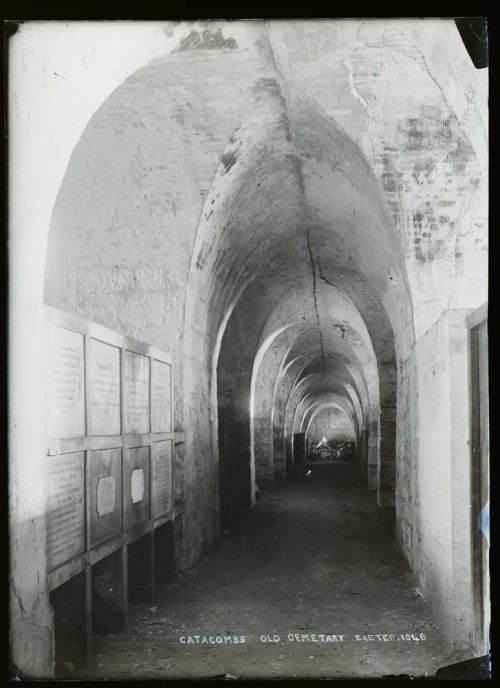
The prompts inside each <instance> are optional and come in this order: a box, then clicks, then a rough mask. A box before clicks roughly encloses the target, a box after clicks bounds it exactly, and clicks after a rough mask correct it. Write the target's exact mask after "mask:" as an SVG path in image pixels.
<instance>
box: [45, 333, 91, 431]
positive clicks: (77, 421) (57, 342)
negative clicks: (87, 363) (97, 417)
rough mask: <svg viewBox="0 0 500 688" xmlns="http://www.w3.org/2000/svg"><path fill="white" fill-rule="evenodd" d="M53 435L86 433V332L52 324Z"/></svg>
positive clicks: (50, 411)
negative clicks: (84, 336)
mask: <svg viewBox="0 0 500 688" xmlns="http://www.w3.org/2000/svg"><path fill="white" fill-rule="evenodd" d="M48 390H49V399H48V426H49V439H51V440H58V439H66V438H69V437H82V436H83V435H85V396H84V395H85V385H84V363H83V335H82V334H80V333H79V332H72V331H71V330H65V329H63V328H62V327H56V326H55V325H50V326H49V384H48Z"/></svg>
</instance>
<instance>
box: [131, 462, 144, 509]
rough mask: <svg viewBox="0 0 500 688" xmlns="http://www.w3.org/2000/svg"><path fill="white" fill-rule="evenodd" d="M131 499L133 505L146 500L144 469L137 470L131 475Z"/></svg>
mask: <svg viewBox="0 0 500 688" xmlns="http://www.w3.org/2000/svg"><path fill="white" fill-rule="evenodd" d="M130 498H131V500H132V504H137V502H142V500H143V499H144V471H143V469H142V468H135V469H134V470H133V471H132V473H131V474H130Z"/></svg>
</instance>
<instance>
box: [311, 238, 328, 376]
mask: <svg viewBox="0 0 500 688" xmlns="http://www.w3.org/2000/svg"><path fill="white" fill-rule="evenodd" d="M306 238H307V250H308V251H309V258H310V260H311V269H312V278H313V300H314V312H315V313H316V322H317V324H318V332H319V345H320V348H321V359H322V361H323V372H324V374H325V375H326V363H325V350H324V348H323V333H322V332H321V323H320V319H319V312H318V300H317V297H316V263H315V261H314V256H313V252H312V247H311V237H310V236H309V228H307V229H306Z"/></svg>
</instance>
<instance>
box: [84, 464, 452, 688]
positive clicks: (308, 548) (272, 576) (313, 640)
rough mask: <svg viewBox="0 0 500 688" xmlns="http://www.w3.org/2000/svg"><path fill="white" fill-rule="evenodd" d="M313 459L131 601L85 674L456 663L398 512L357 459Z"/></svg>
mask: <svg viewBox="0 0 500 688" xmlns="http://www.w3.org/2000/svg"><path fill="white" fill-rule="evenodd" d="M307 469H308V470H310V474H309V475H305V471H304V474H303V475H300V476H295V477H293V478H290V479H287V480H284V481H282V482H280V483H278V485H277V487H276V488H275V489H274V490H272V491H271V492H269V493H266V494H262V493H261V495H260V498H259V501H258V504H257V507H256V508H255V509H253V510H252V511H247V512H241V513H239V514H235V515H233V517H232V518H231V519H229V523H226V524H225V526H224V529H223V537H222V541H221V544H220V547H218V548H217V549H215V550H213V551H212V552H211V553H210V554H208V555H207V556H205V557H204V558H203V559H202V560H201V561H199V562H198V564H197V565H196V566H195V567H194V568H193V569H191V570H190V571H189V572H188V573H187V574H182V575H180V576H179V577H178V578H177V579H176V580H175V581H173V582H172V583H171V584H168V585H166V586H165V587H164V588H162V590H161V591H160V593H159V594H158V596H157V600H156V602H155V603H154V604H144V603H143V604H135V605H133V606H131V608H130V612H129V623H128V627H127V629H126V631H125V632H123V633H121V634H119V635H115V636H106V637H100V638H95V642H94V650H93V657H92V661H91V663H90V666H89V667H88V669H87V672H86V676H87V677H89V678H98V677H99V678H115V679H120V678H136V679H140V678H149V679H151V678H153V679H175V678H177V679H178V678H201V677H220V678H224V677H226V678H233V677H238V678H293V677H300V678H306V677H310V678H313V677H315V678H320V677H321V678H350V677H351V678H353V677H381V676H386V675H402V674H408V675H410V676H414V677H417V676H420V677H423V676H433V675H434V674H435V672H436V670H437V669H438V668H439V667H440V666H443V665H446V664H449V663H450V662H451V661H452V658H451V656H450V655H448V654H447V648H446V647H445V646H444V643H443V640H442V637H441V635H440V632H439V629H438V628H436V626H435V625H434V624H433V622H432V620H431V616H430V614H429V610H428V608H427V606H426V604H425V601H424V600H423V599H422V596H421V594H420V592H419V591H418V590H417V589H416V588H415V582H414V580H413V578H412V575H411V573H410V571H409V569H408V566H407V565H406V563H405V561H404V560H403V558H402V556H401V554H400V553H399V550H398V548H397V546H396V544H395V540H394V523H393V518H392V516H391V514H388V513H387V512H383V511H381V510H380V509H378V508H377V506H376V502H375V495H374V494H373V492H369V491H368V490H367V489H366V487H365V486H364V484H362V483H361V482H360V481H359V480H358V479H357V478H356V476H355V474H354V469H353V466H352V465H351V464H346V463H334V462H329V463H327V464H321V465H315V464H311V465H309V466H308V467H307ZM195 636H197V638H195ZM229 637H231V640H229V639H228V638H229ZM235 637H237V638H238V639H240V642H238V643H236V642H234V638H235ZM241 638H244V642H241Z"/></svg>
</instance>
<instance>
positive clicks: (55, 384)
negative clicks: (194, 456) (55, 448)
mask: <svg viewBox="0 0 500 688" xmlns="http://www.w3.org/2000/svg"><path fill="white" fill-rule="evenodd" d="M122 366H123V377H122ZM48 370H49V385H48V387H49V403H48V407H49V408H48V411H49V439H53V440H57V439H69V438H74V437H83V436H84V435H85V434H87V435H119V434H121V433H140V434H143V433H149V432H152V433H155V432H171V431H172V416H171V409H172V405H171V375H172V372H171V366H170V364H169V363H166V362H165V361H159V360H156V359H155V358H152V357H150V356H144V355H143V354H139V353H136V352H134V351H128V350H127V349H121V347H118V346H114V345H113V344H110V343H107V342H103V341H100V340H98V339H94V338H92V337H89V338H88V346H87V351H85V343H84V335H83V334H81V333H80V332H73V331H72V330H67V329H64V328H62V327H58V326H55V325H51V326H50V330H49V366H48ZM86 373H87V384H85V374H86ZM122 379H123V395H122ZM85 394H87V397H88V404H87V413H88V424H87V428H86V427H85V416H86V412H85ZM122 407H123V408H122ZM122 425H123V429H122Z"/></svg>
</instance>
